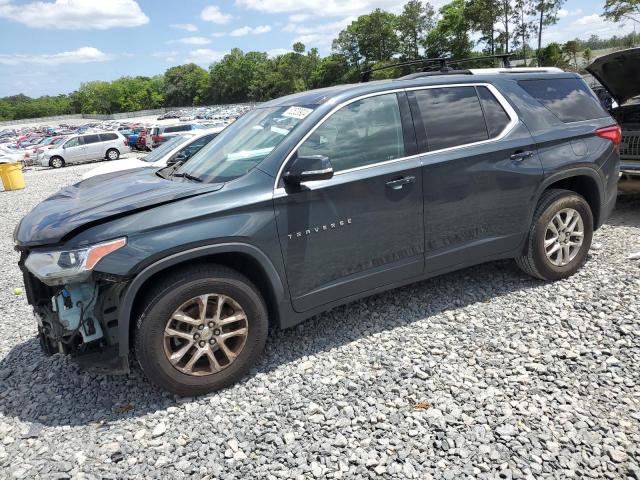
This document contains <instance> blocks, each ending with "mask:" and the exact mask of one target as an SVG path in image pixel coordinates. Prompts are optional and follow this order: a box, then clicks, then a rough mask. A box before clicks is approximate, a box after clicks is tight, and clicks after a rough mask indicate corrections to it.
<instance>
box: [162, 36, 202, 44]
mask: <svg viewBox="0 0 640 480" xmlns="http://www.w3.org/2000/svg"><path fill="white" fill-rule="evenodd" d="M172 43H183V44H185V45H207V44H209V43H211V40H209V39H208V38H207V37H184V38H180V39H178V40H169V41H168V42H167V44H169V45H171V44H172Z"/></svg>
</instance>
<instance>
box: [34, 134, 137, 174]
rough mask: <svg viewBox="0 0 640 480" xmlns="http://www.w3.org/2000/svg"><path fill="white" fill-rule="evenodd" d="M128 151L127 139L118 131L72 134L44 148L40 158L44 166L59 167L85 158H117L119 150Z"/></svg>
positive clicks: (82, 160)
mask: <svg viewBox="0 0 640 480" xmlns="http://www.w3.org/2000/svg"><path fill="white" fill-rule="evenodd" d="M127 151H129V147H128V146H127V140H126V139H125V138H124V137H123V136H122V135H121V134H120V133H118V132H100V133H83V134H81V135H72V136H70V137H69V138H68V139H67V141H66V142H64V143H61V144H60V145H57V146H56V147H55V148H49V149H46V150H45V154H44V156H43V157H42V159H41V160H40V164H41V165H42V166H44V167H52V168H60V167H64V166H65V165H66V164H68V163H78V162H84V161H86V160H98V159H101V158H106V159H107V160H117V159H118V158H120V152H127Z"/></svg>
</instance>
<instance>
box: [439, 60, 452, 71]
mask: <svg viewBox="0 0 640 480" xmlns="http://www.w3.org/2000/svg"><path fill="white" fill-rule="evenodd" d="M439 61H440V71H441V72H443V73H446V72H450V71H451V68H450V67H449V66H448V65H447V59H446V58H444V57H443V58H440V59H439Z"/></svg>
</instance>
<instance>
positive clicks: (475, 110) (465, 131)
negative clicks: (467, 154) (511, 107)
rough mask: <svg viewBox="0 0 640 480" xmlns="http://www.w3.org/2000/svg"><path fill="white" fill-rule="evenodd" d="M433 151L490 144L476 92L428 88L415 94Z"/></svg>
mask: <svg viewBox="0 0 640 480" xmlns="http://www.w3.org/2000/svg"><path fill="white" fill-rule="evenodd" d="M415 98H416V101H417V103H418V107H419V109H420V116H421V117H422V123H423V125H424V128H425V130H426V134H427V144H428V145H429V151H434V150H441V149H443V148H450V147H458V146H460V145H465V144H468V143H474V142H480V141H482V140H487V139H488V138H489V134H488V133H487V126H486V124H485V121H484V115H483V114H482V107H481V106H480V100H479V99H478V95H477V94H476V89H475V87H473V86H470V87H443V88H428V89H425V90H418V91H416V92H415Z"/></svg>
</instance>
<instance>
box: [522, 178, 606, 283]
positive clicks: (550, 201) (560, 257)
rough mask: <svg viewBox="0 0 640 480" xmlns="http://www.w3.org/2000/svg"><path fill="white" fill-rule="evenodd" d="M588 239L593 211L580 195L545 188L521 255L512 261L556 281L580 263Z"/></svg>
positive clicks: (588, 245)
mask: <svg viewBox="0 0 640 480" xmlns="http://www.w3.org/2000/svg"><path fill="white" fill-rule="evenodd" d="M565 223H566V224H565ZM592 239H593V214H592V212H591V207H589V204H588V203H587V201H586V200H585V199H584V197H582V196H581V195H579V194H577V193H575V192H572V191H570V190H560V189H551V190H547V191H546V192H544V193H543V195H542V197H541V198H540V201H539V202H538V206H537V208H536V211H535V214H534V216H533V223H532V225H531V229H530V230H529V235H528V238H527V245H526V247H525V252H524V255H523V256H521V257H518V258H516V259H515V260H516V263H517V264H518V266H519V267H520V268H521V269H522V270H524V271H525V272H526V273H528V274H529V275H531V276H533V277H536V278H540V279H542V280H547V281H553V280H560V279H563V278H567V277H570V276H571V275H573V274H574V273H575V272H576V271H577V270H578V269H579V268H580V267H581V266H582V265H583V264H584V262H585V261H586V258H587V253H588V252H589V248H590V247H591V240H592Z"/></svg>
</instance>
